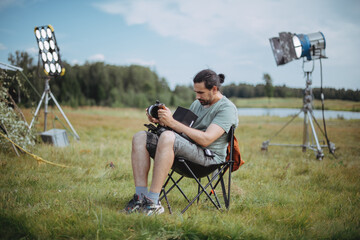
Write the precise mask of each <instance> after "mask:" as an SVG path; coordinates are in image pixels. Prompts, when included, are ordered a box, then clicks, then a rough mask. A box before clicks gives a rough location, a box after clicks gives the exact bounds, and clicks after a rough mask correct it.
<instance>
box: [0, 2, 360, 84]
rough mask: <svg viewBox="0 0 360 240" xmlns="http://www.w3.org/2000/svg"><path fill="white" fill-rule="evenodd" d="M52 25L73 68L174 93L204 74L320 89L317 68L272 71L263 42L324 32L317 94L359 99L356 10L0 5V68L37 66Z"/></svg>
mask: <svg viewBox="0 0 360 240" xmlns="http://www.w3.org/2000/svg"><path fill="white" fill-rule="evenodd" d="M48 24H50V25H52V26H53V28H54V31H55V36H56V40H57V44H58V47H59V48H60V56H61V59H62V60H63V61H66V62H68V63H69V64H71V65H75V64H79V65H82V64H84V63H85V62H97V61H101V62H105V63H106V64H113V65H131V64H138V65H143V66H148V67H150V69H152V70H153V71H155V72H156V73H157V74H158V75H159V77H163V78H165V79H166V81H167V82H168V84H169V86H170V87H171V88H172V89H173V88H174V87H175V86H176V85H191V84H192V79H193V77H194V76H195V74H196V73H197V72H199V71H200V70H202V69H205V68H210V69H212V70H214V71H215V72H217V73H223V74H225V83H224V84H230V83H235V84H239V83H247V84H252V85H255V84H260V83H264V80H263V75H264V74H265V73H267V74H269V75H270V76H271V78H272V80H273V85H281V86H282V85H286V86H288V87H296V88H305V83H306V79H305V78H304V71H309V70H311V69H312V67H313V66H314V70H313V72H312V82H313V87H320V84H321V78H320V75H321V71H320V69H321V67H320V61H319V60H316V61H311V62H305V64H304V65H303V60H302V59H299V60H294V61H292V62H289V63H287V64H285V65H281V66H276V63H275V59H274V56H273V53H272V50H271V46H270V43H269V39H270V38H272V37H277V36H279V35H278V34H279V33H280V32H291V33H296V34H309V33H314V32H319V31H320V32H322V33H323V34H324V36H325V39H326V49H325V52H326V56H327V58H326V59H322V60H321V65H322V76H323V86H324V87H333V88H345V89H354V90H356V89H360V40H359V39H360V1H359V0H316V1H314V0H302V1H293V0H253V1H249V0H248V1H243V0H104V1H100V0H62V1H50V0H0V62H2V63H9V62H8V60H7V59H8V55H9V53H12V54H14V53H15V51H17V50H20V51H27V52H28V53H29V54H30V55H31V56H32V57H33V58H34V64H37V61H38V52H39V50H38V47H37V44H36V39H35V35H34V28H35V27H37V26H44V25H48Z"/></svg>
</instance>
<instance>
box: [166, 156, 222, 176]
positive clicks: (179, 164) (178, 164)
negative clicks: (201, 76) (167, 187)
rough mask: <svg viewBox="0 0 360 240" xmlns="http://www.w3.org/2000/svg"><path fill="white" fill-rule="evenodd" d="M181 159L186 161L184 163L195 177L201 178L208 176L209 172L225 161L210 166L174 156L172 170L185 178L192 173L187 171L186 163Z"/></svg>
mask: <svg viewBox="0 0 360 240" xmlns="http://www.w3.org/2000/svg"><path fill="white" fill-rule="evenodd" d="M183 161H185V162H186V164H187V165H188V166H189V167H190V169H191V171H192V172H193V173H194V175H195V176H196V177H197V178H203V177H206V176H208V175H209V174H210V173H212V172H214V171H215V170H216V169H218V168H219V167H221V166H222V165H224V164H225V163H220V164H214V165H210V166H206V167H205V166H202V165H199V164H197V163H193V162H190V161H188V160H186V159H183V158H176V159H175V160H174V163H173V166H172V167H171V169H172V170H174V171H175V172H176V173H178V174H180V175H182V176H185V177H187V178H193V175H192V174H191V172H190V171H189V169H188V168H187V167H186V165H185V164H184V163H183Z"/></svg>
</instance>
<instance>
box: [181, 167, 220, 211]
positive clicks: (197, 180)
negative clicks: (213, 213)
mask: <svg viewBox="0 0 360 240" xmlns="http://www.w3.org/2000/svg"><path fill="white" fill-rule="evenodd" d="M184 164H185V166H186V168H187V169H188V170H189V172H190V173H191V174H192V175H193V177H194V179H195V181H196V182H197V183H198V185H199V187H201V188H202V190H201V191H200V192H199V193H198V195H197V196H196V197H195V198H194V199H193V200H192V201H191V202H190V203H189V204H188V205H187V206H186V207H185V208H184V209H183V210H182V211H181V213H184V212H185V211H186V210H187V209H188V208H189V207H190V206H191V205H192V204H193V203H194V202H195V200H196V199H198V197H199V196H200V195H201V194H202V193H205V194H206V196H207V197H208V199H210V201H211V202H212V204H213V205H214V206H215V207H216V209H218V210H220V208H219V206H218V205H216V203H215V202H214V200H213V199H212V198H211V196H210V195H209V193H208V192H207V191H206V188H207V187H209V185H210V184H211V183H212V182H213V181H214V180H215V179H216V177H217V176H218V175H219V173H220V172H221V171H220V172H218V173H216V174H215V176H214V177H213V178H212V179H211V180H210V182H209V183H208V184H206V186H205V187H204V186H203V185H201V183H200V182H199V179H198V178H197V177H196V175H195V174H194V173H193V172H192V171H191V169H190V167H189V166H188V165H187V164H186V163H184ZM224 168H225V166H224V167H222V168H221V170H223V169H224Z"/></svg>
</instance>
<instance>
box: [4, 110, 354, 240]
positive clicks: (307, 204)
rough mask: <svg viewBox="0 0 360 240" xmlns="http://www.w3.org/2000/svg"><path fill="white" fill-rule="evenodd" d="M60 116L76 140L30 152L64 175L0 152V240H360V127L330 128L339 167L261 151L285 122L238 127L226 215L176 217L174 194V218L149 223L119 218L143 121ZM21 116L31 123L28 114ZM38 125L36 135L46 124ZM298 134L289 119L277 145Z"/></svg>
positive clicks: (110, 113) (117, 113) (288, 152)
mask: <svg viewBox="0 0 360 240" xmlns="http://www.w3.org/2000/svg"><path fill="white" fill-rule="evenodd" d="M65 112H66V115H67V117H68V118H69V119H70V121H71V123H72V124H73V126H74V128H75V129H76V131H77V133H78V134H79V135H80V138H81V140H80V141H75V140H73V139H72V138H71V137H69V139H70V140H71V141H70V142H71V143H70V146H68V147H66V148H56V147H52V146H49V145H45V144H38V145H36V147H35V148H33V149H32V152H33V153H35V154H37V155H39V156H40V157H42V158H44V159H46V160H48V161H52V162H54V163H60V164H65V165H67V166H69V167H68V168H61V167H57V166H53V165H49V164H39V163H37V161H36V160H34V159H33V158H32V157H31V156H29V155H22V156H21V157H16V155H15V154H13V153H11V154H4V153H1V152H0V176H1V181H0V238H1V239H359V238H360V217H359V216H360V156H359V155H360V146H359V140H360V121H359V120H340V119H333V120H329V121H327V130H328V134H329V137H330V140H331V141H332V142H334V143H335V144H336V147H337V151H336V158H335V157H334V156H332V155H331V154H329V153H328V151H327V150H326V149H324V153H325V158H324V160H322V161H318V160H316V158H315V154H314V152H312V151H309V150H308V151H307V152H306V153H303V152H302V151H301V149H300V148H285V147H275V146H271V147H269V150H268V152H261V151H260V147H261V143H262V142H263V141H264V140H267V139H268V138H269V137H270V136H272V134H273V133H275V131H277V130H278V129H280V128H281V127H282V126H283V125H284V124H285V123H286V122H287V121H288V120H289V118H278V117H242V118H240V123H239V127H238V128H237V130H236V136H237V138H238V140H239V141H240V148H241V150H242V157H243V159H244V160H245V164H244V165H243V166H242V167H241V168H240V169H239V170H238V171H237V172H235V173H234V174H233V179H232V180H233V184H232V192H231V194H232V195H231V197H232V198H231V206H230V210H229V211H223V212H220V211H217V210H215V209H213V208H212V206H211V205H210V203H208V202H200V203H199V204H198V205H194V206H192V207H191V208H190V209H189V210H188V211H187V212H186V213H185V214H183V215H181V214H180V211H181V209H182V208H183V207H184V206H185V205H186V202H185V200H182V196H181V195H180V194H178V193H176V192H173V193H172V194H171V195H169V199H170V201H171V202H172V203H173V204H172V209H173V211H174V213H173V214H172V215H170V214H168V212H167V211H166V212H165V214H162V215H160V216H154V217H145V216H142V215H141V214H134V215H126V214H124V213H122V212H121V210H122V209H123V207H124V206H125V205H126V203H127V202H128V201H129V199H130V198H131V197H132V195H133V193H134V186H133V180H132V171H131V164H130V153H131V138H132V135H133V134H134V133H135V132H137V131H139V130H144V129H145V127H144V126H143V124H144V123H146V117H145V115H144V111H143V110H142V111H140V110H136V109H110V108H96V107H93V108H79V109H68V108H66V109H65ZM25 115H26V116H27V119H28V120H29V119H31V116H30V112H29V111H25ZM57 115H58V116H60V114H59V113H57ZM52 117H53V115H52V114H50V116H49V119H52ZM39 120H40V123H39V124H38V127H39V128H42V126H43V125H42V120H43V117H42V115H41V117H40V118H39ZM49 122H51V120H49ZM55 127H57V128H62V127H61V125H59V124H58V123H56V125H55ZM302 127H303V120H302V119H300V118H298V119H295V121H294V122H293V123H292V124H290V125H289V126H288V127H287V128H286V129H285V130H284V131H283V132H282V133H281V134H280V135H279V136H277V138H275V139H274V140H273V141H274V142H286V143H298V144H300V143H301V141H302ZM51 128H52V127H51ZM319 136H321V135H320V134H319ZM110 162H113V164H114V165H115V167H114V168H110V167H109V164H110ZM185 190H187V191H188V190H190V191H191V190H194V186H192V185H190V184H188V186H185ZM194 191H195V190H194Z"/></svg>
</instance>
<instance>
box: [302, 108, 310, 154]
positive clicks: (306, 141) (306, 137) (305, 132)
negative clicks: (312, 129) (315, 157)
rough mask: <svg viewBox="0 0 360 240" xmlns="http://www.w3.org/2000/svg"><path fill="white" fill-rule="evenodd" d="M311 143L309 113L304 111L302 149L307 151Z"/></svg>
mask: <svg viewBox="0 0 360 240" xmlns="http://www.w3.org/2000/svg"><path fill="white" fill-rule="evenodd" d="M308 145H309V131H308V113H307V111H304V130H303V147H302V151H303V152H306V148H307V147H308Z"/></svg>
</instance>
